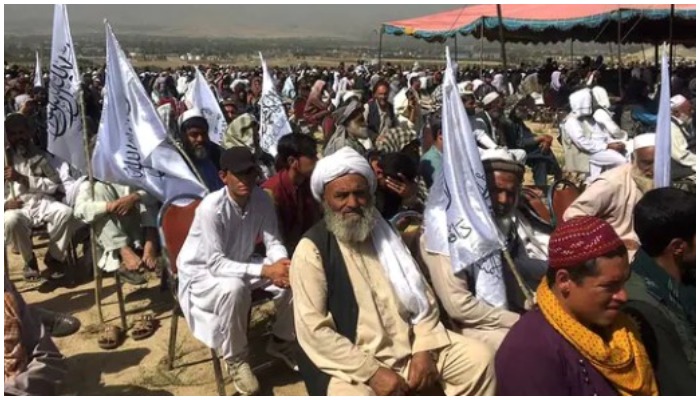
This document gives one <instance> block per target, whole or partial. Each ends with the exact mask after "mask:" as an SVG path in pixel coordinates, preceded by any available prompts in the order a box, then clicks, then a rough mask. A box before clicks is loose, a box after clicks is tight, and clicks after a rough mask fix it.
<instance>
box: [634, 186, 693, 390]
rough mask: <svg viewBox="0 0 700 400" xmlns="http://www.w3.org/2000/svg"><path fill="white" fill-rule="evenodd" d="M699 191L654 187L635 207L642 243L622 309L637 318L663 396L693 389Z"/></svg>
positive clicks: (635, 259)
mask: <svg viewBox="0 0 700 400" xmlns="http://www.w3.org/2000/svg"><path fill="white" fill-rule="evenodd" d="M695 216H696V210H695V195H692V194H690V193H687V192H684V191H682V190H680V189H675V188H660V189H655V190H652V191H650V192H649V193H647V194H646V195H644V197H642V199H641V200H640V201H639V203H637V205H636V206H635V207H634V230H635V231H636V232H637V235H638V236H639V239H640V241H641V248H640V249H639V251H638V252H637V254H636V256H635V258H634V261H633V262H632V264H631V268H632V276H631V277H630V279H629V281H627V284H626V285H625V289H626V290H627V294H628V296H629V301H628V302H627V304H626V305H625V308H623V310H624V311H625V312H626V313H628V314H630V315H632V316H633V317H634V319H635V320H636V321H637V323H639V325H640V330H641V334H642V341H644V345H645V346H646V349H647V352H649V357H650V358H651V363H652V365H653V366H654V372H655V375H656V381H657V382H658V384H659V394H660V395H661V396H684V395H695V297H696V294H695V293H696V290H695V284H693V285H692V286H691V285H687V284H684V281H685V279H686V277H687V276H689V275H691V274H692V273H694V271H695V233H696V230H697V228H696V226H695Z"/></svg>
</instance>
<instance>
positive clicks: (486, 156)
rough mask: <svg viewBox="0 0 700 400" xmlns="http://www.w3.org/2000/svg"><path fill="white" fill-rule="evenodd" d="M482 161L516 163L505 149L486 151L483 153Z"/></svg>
mask: <svg viewBox="0 0 700 400" xmlns="http://www.w3.org/2000/svg"><path fill="white" fill-rule="evenodd" d="M481 161H482V162H483V161H509V162H516V161H515V158H513V156H512V155H511V154H510V153H509V152H508V150H507V149H505V148H503V147H498V148H495V149H486V150H484V151H482V152H481Z"/></svg>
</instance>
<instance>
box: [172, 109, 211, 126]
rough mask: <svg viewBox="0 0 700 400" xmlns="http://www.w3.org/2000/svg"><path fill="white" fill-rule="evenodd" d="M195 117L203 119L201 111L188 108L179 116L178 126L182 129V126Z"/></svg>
mask: <svg viewBox="0 0 700 400" xmlns="http://www.w3.org/2000/svg"><path fill="white" fill-rule="evenodd" d="M195 117H199V118H204V115H203V114H202V111H201V110H200V109H199V108H190V109H189V110H187V111H185V112H184V113H182V115H180V118H179V121H178V122H179V123H178V126H180V128H182V124H184V123H185V122H187V121H188V120H190V119H192V118H195ZM205 119H206V118H205Z"/></svg>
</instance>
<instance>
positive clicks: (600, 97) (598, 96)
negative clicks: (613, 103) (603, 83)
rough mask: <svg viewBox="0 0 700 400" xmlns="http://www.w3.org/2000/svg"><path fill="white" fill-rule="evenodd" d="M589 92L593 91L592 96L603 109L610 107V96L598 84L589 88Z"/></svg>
mask: <svg viewBox="0 0 700 400" xmlns="http://www.w3.org/2000/svg"><path fill="white" fill-rule="evenodd" d="M591 92H592V93H593V98H594V99H595V102H596V104H598V106H599V107H603V108H605V109H608V108H610V98H609V97H608V91H607V90H605V89H604V88H602V87H600V86H596V87H594V88H593V89H591Z"/></svg>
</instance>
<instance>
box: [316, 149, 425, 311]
mask: <svg viewBox="0 0 700 400" xmlns="http://www.w3.org/2000/svg"><path fill="white" fill-rule="evenodd" d="M348 174H359V175H362V176H363V177H364V178H365V179H367V182H368V184H369V187H370V191H371V192H372V193H374V191H375V190H376V188H377V178H376V177H375V175H374V171H372V167H370V165H369V163H368V162H367V160H366V159H365V158H364V157H362V156H361V155H360V154H359V153H358V152H357V151H355V150H353V149H352V148H350V147H343V148H341V149H340V150H338V151H336V152H335V153H333V154H331V155H329V156H327V157H324V158H323V159H321V160H320V161H319V162H318V163H317V164H316V168H315V169H314V172H313V174H312V175H311V192H312V194H313V196H314V198H315V199H316V200H317V201H319V202H321V201H322V197H323V191H324V190H325V187H326V184H328V183H329V182H331V181H333V180H335V179H338V178H340V177H341V176H345V175H348ZM374 218H375V221H376V222H375V224H374V228H373V229H372V233H371V235H372V245H373V246H374V249H375V250H376V252H377V255H378V257H379V262H380V263H381V264H382V268H383V269H384V273H385V274H386V276H387V277H388V278H389V282H390V283H391V286H392V287H393V288H394V292H395V294H396V297H397V298H398V299H399V302H400V303H401V305H402V306H403V308H404V309H405V310H407V311H408V312H409V313H410V315H411V323H412V324H414V325H415V324H417V323H418V322H420V321H421V320H423V319H424V318H425V317H426V316H427V315H428V314H429V313H430V303H429V302H428V298H427V296H426V293H427V291H428V288H427V286H426V284H425V281H424V279H423V277H422V276H421V274H420V272H419V269H418V265H417V264H416V262H415V260H414V259H413V257H412V256H411V253H410V252H409V251H408V249H407V248H406V245H405V244H404V243H403V240H402V239H401V236H399V234H398V233H397V232H396V231H395V230H394V229H393V228H392V227H391V226H390V225H389V224H388V223H387V222H386V221H385V220H384V219H383V218H382V217H381V215H379V212H378V211H377V210H376V209H375V210H374Z"/></svg>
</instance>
